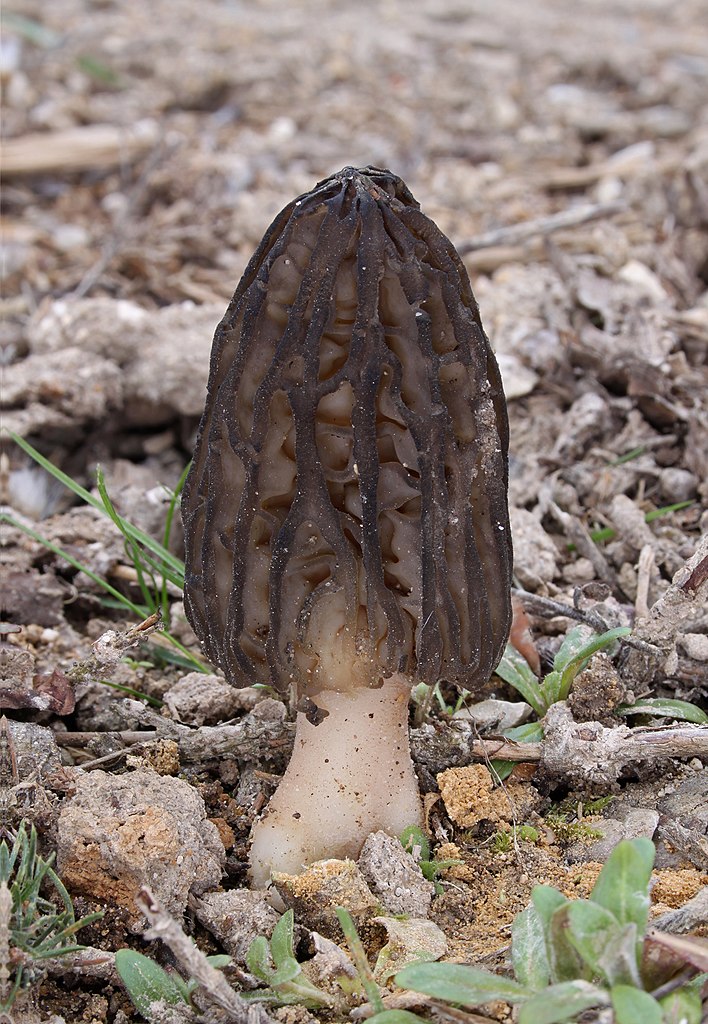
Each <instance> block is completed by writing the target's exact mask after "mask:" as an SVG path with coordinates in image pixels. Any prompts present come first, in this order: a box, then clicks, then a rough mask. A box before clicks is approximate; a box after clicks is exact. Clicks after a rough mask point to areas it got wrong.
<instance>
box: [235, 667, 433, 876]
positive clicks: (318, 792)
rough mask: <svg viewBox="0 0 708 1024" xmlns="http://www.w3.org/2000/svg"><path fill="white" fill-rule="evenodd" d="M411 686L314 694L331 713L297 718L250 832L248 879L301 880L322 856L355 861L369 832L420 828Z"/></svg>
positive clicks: (388, 684)
mask: <svg viewBox="0 0 708 1024" xmlns="http://www.w3.org/2000/svg"><path fill="white" fill-rule="evenodd" d="M409 694H410V682H409V681H407V680H406V679H405V678H403V677H402V676H398V675H394V676H391V677H390V678H389V679H386V680H384V684H383V686H382V687H381V688H380V689H378V690H374V689H368V688H357V689H356V690H354V691H353V692H350V693H339V692H336V691H334V690H328V691H323V692H321V693H319V694H318V695H317V704H318V705H319V706H320V707H322V708H324V709H325V710H327V711H328V712H329V715H328V716H327V718H325V720H324V721H323V722H321V723H320V724H319V725H317V726H314V725H310V723H309V722H308V721H307V719H306V718H305V716H304V715H302V714H298V716H297V724H296V730H295V748H294V750H293V755H292V758H291V759H290V764H289V765H288V768H287V771H286V772H285V775H284V776H283V778H282V781H281V783H280V785H279V786H278V789H277V790H276V792H275V793H274V795H273V797H272V798H271V801H270V803H269V805H268V808H267V810H266V813H265V814H264V816H263V817H262V818H261V820H260V821H258V822H256V824H255V825H254V827H253V832H252V845H251V854H250V860H251V879H252V882H253V884H254V886H256V887H257V888H262V887H263V886H265V885H267V884H268V881H269V879H270V876H271V872H272V871H284V872H287V873H288V874H299V873H300V872H301V871H302V870H303V867H304V866H305V865H307V864H311V863H312V862H313V861H316V860H322V859H324V858H326V857H336V858H344V857H356V856H357V855H358V854H359V851H360V850H361V847H362V845H363V843H364V841H365V839H366V837H367V836H368V835H369V833H370V832H376V831H379V830H383V831H385V832H388V833H389V834H390V835H398V834H399V833H400V832H402V830H403V829H404V828H405V827H406V825H421V824H422V820H423V811H422V804H421V799H420V793H419V790H418V783H417V780H416V777H415V773H414V771H413V763H412V761H411V755H410V745H409V741H408V697H409Z"/></svg>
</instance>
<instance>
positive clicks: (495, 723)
mask: <svg viewBox="0 0 708 1024" xmlns="http://www.w3.org/2000/svg"><path fill="white" fill-rule="evenodd" d="M530 714H531V706H530V705H529V704H527V703H526V702H525V701H523V700H514V701H511V700H495V699H492V698H490V699H489V700H481V701H480V702H479V703H478V704H470V705H469V706H468V707H464V708H460V710H459V711H456V712H455V714H454V715H453V716H452V720H453V722H455V721H466V722H474V723H475V725H476V726H477V728H478V729H479V730H480V732H490V731H493V732H505V731H506V730H507V729H512V728H513V727H514V726H515V725H521V724H522V722H525V721H526V720H527V718H528V717H529V715H530Z"/></svg>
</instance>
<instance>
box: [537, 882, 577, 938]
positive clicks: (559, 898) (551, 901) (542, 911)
mask: <svg viewBox="0 0 708 1024" xmlns="http://www.w3.org/2000/svg"><path fill="white" fill-rule="evenodd" d="M531 902H532V903H533V905H534V907H535V909H536V913H537V914H538V916H539V918H540V919H541V924H542V925H543V930H544V935H545V937H546V941H548V935H549V932H550V926H551V918H552V917H553V914H554V913H555V911H556V910H558V907H562V906H563V905H564V904H565V903H569V902H570V900H568V899H567V898H566V897H565V896H564V895H563V893H562V892H559V891H558V889H554V888H553V886H552V885H535V886H534V888H533V892H532V893H531Z"/></svg>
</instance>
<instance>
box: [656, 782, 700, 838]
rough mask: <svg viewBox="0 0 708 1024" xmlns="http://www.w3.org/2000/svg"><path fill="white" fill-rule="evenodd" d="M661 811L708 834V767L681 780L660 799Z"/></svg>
mask: <svg viewBox="0 0 708 1024" xmlns="http://www.w3.org/2000/svg"><path fill="white" fill-rule="evenodd" d="M659 812H660V813H661V814H663V815H666V817H667V818H669V819H671V820H672V821H677V822H679V823H680V824H681V825H683V826H684V827H685V828H692V829H695V830H696V831H697V832H698V833H700V834H701V835H708V768H704V769H703V770H702V771H700V772H698V773H697V774H696V775H694V776H692V777H691V778H688V779H685V780H684V781H683V782H680V783H679V784H678V786H677V787H676V789H675V790H674V792H673V793H671V794H669V795H667V796H665V797H664V798H663V799H662V800H661V801H660V803H659Z"/></svg>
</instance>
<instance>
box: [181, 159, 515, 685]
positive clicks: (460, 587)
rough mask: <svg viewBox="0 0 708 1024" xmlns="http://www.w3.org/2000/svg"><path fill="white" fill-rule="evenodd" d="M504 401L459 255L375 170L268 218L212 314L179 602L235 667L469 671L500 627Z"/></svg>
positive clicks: (348, 674)
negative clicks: (218, 311) (217, 313)
mask: <svg viewBox="0 0 708 1024" xmlns="http://www.w3.org/2000/svg"><path fill="white" fill-rule="evenodd" d="M507 444H508V429H507V417H506V407H505V402H504V395H503V392H502V386H501V380H500V376H499V370H498V368H497V364H496V361H495V359H494V356H493V354H492V351H491V349H490V346H489V343H488V341H487V339H486V337H485V335H484V331H483V329H482V325H481V322H480V319H479V313H478V310H477V304H476V302H475V300H474V296H473V294H472V289H471V287H470V283H469V279H468V277H467V273H466V271H465V269H464V266H463V265H462V262H461V260H460V258H459V256H458V255H457V253H456V251H455V249H454V247H453V245H452V243H451V242H450V241H449V239H447V238H446V237H445V235H443V234H442V232H441V231H440V230H439V229H438V228H437V227H436V226H435V224H433V222H432V221H431V220H429V219H428V218H427V217H426V216H425V215H424V214H422V213H421V211H420V209H419V207H418V204H417V203H416V201H415V200H414V199H413V197H412V195H411V194H410V192H409V191H408V189H407V187H406V186H405V184H404V183H403V182H402V181H401V180H400V178H397V177H396V176H395V175H393V174H392V173H391V172H390V171H387V170H381V169H379V168H372V167H368V168H364V169H362V170H357V169H355V168H352V167H347V168H345V169H344V170H342V171H340V172H339V173H338V174H335V175H333V176H332V177H330V178H327V179H326V180H325V181H322V182H320V183H319V184H318V185H317V186H316V187H315V188H314V189H313V190H312V192H309V193H306V194H305V195H302V196H300V197H299V198H298V199H296V200H294V201H293V202H292V203H290V204H289V205H288V206H287V207H286V208H285V209H284V210H283V211H282V212H281V213H280V214H279V215H278V217H276V219H275V221H274V222H273V224H272V225H271V227H270V228H269V229H268V231H267V232H266V234H265V237H264V239H263V241H262V242H261V244H260V246H259V247H258V250H257V251H256V253H255V255H254V257H253V259H252V260H251V262H250V263H249V265H248V267H247V269H246V272H245V274H244V276H243V279H242V280H241V283H240V284H239V286H238V288H237V290H236V293H235V295H234V297H233V299H232V301H231V304H230V306H229V308H228V310H227V312H226V315H225V317H224V319H223V320H222V322H221V324H220V325H219V327H218V328H217V331H216V336H215V338H214V346H213V350H212V358H211V371H210V377H209V390H208V397H207V402H206V408H205V410H204V415H203V418H202V421H201V425H200V430H199V438H198V441H197V446H196V451H195V455H194V463H193V466H192V469H191V471H190V474H189V477H188V480H187V485H186V487H185V492H184V496H183V500H182V514H183V518H184V526H185V538H186V558H187V581H186V592H185V598H186V608H187V614H188V616H189V619H190V622H191V623H192V625H193V626H194V629H195V631H196V633H197V635H198V636H199V638H200V639H201V640H202V641H203V643H204V646H205V651H206V653H207V654H208V656H209V657H210V658H211V659H212V661H214V662H215V663H217V664H219V665H220V666H221V668H222V669H223V670H224V672H225V674H226V676H227V677H228V678H229V679H230V680H231V681H232V682H233V683H234V684H236V685H238V686H243V685H248V684H252V683H254V682H267V683H270V684H271V685H272V686H275V687H277V688H278V689H280V690H282V691H285V690H287V689H288V688H289V687H291V686H294V687H295V688H296V691H297V693H298V694H299V695H308V696H310V697H315V696H316V694H317V692H319V691H320V690H322V689H323V688H327V689H347V688H349V687H350V686H352V685H377V683H378V681H379V680H380V678H381V676H382V675H388V674H390V673H392V672H398V671H400V672H403V673H405V674H407V675H409V676H410V677H411V679H412V680H422V681H425V682H427V683H433V682H435V681H436V680H437V679H439V678H445V679H448V680H451V681H454V682H457V683H460V684H461V685H462V686H465V687H468V688H471V689H474V688H475V687H476V686H478V685H479V684H481V683H484V682H486V680H487V679H488V678H489V676H490V675H491V672H492V671H493V669H494V667H495V665H496V663H497V661H498V660H499V657H500V656H501V653H502V650H503V648H504V644H505V641H506V637H507V634H508V630H509V624H510V616H511V611H510V596H509V590H510V584H511V560H512V553H511V537H510V531H509V520H508V514H507Z"/></svg>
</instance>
